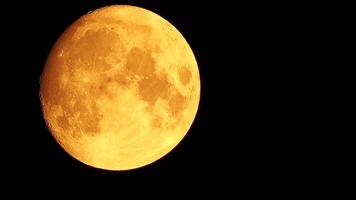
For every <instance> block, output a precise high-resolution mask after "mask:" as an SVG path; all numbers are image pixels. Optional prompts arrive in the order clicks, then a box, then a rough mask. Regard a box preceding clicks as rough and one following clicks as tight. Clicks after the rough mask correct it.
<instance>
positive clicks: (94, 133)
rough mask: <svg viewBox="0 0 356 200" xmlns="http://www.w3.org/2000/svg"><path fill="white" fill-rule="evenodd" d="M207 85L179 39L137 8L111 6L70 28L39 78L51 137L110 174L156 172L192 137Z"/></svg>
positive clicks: (162, 21) (157, 18)
mask: <svg viewBox="0 0 356 200" xmlns="http://www.w3.org/2000/svg"><path fill="white" fill-rule="evenodd" d="M199 99H200V77H199V70H198V65H197V62H196V60H195V57H194V54H193V52H192V50H191V48H190V46H189V44H188V43H187V41H186V40H185V39H184V37H183V36H182V35H181V34H180V33H179V31H178V30H177V29H176V28H175V27H174V26H173V25H172V24H170V23H169V22H168V21H166V20H165V19H163V18H162V17H160V16H159V15H157V14H155V13H153V12H151V11H148V10H146V9H143V8H139V7H134V6H123V5H120V6H109V7H103V8H99V9H97V10H95V11H93V12H90V13H88V14H86V15H84V16H82V17H80V18H79V19H78V20H76V21H75V22H74V23H73V24H71V25H70V26H69V27H68V28H67V29H66V30H65V31H64V33H63V34H62V35H61V36H60V37H59V39H58V40H57V42H56V43H55V44H54V46H53V48H52V50H51V51H50V53H49V55H48V58H47V61H46V64H45V66H44V69H43V72H42V74H41V78H40V100H41V105H42V111H43V116H44V119H45V121H46V124H47V126H48V129H49V131H50V132H51V134H52V135H53V137H54V138H55V140H56V141H57V142H58V143H59V145H60V146H61V147H62V148H63V149H64V150H65V151H66V152H67V153H68V154H70V155H71V156H72V157H74V158H76V159H77V160H79V161H81V162H82V163H85V164H87V165H90V166H93V167H96V168H101V169H107V170H128V169H134V168H138V167H142V166H145V165H147V164H150V163H152V162H154V161H156V160H158V159H160V158H161V157H163V156H164V155H166V154H167V153H169V152H170V151H171V150H172V149H173V148H174V147H175V146H177V145H178V143H179V142H180V141H181V140H182V139H183V137H184V136H185V135H186V134H187V132H188V130H189V128H190V127H191V125H192V123H193V120H194V117H195V115H196V113H197V110H198V104H199Z"/></svg>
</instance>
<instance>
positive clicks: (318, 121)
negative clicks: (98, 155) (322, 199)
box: [1, 0, 355, 199]
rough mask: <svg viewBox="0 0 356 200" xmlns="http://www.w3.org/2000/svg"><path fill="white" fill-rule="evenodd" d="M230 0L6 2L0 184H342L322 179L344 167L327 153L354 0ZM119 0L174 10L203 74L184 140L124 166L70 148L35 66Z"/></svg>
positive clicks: (165, 193) (244, 193)
mask: <svg viewBox="0 0 356 200" xmlns="http://www.w3.org/2000/svg"><path fill="white" fill-rule="evenodd" d="M228 2H230V1H198V0H195V1H184V0H180V1H154V0H151V1H129V0H126V1H122V0H121V1H120V0H117V1H115V0H111V1H104V0H86V1H84V0H72V1H63V0H62V1H55V0H52V1H44V2H41V1H23V2H21V1H13V2H12V3H11V4H4V3H3V4H2V7H1V10H2V12H1V15H3V17H2V19H3V20H2V22H1V23H2V27H3V29H2V34H5V36H4V37H2V38H3V40H4V41H3V42H2V47H4V49H5V50H4V53H3V54H2V55H3V56H4V59H5V62H3V63H2V64H3V66H2V69H3V73H2V81H4V84H2V87H3V88H2V89H3V95H4V97H3V98H2V99H3V100H5V101H6V102H5V103H4V104H3V116H4V118H5V119H6V120H5V121H3V123H4V125H5V128H4V130H3V131H2V132H3V135H4V137H3V138H4V139H3V140H2V145H1V146H2V148H4V150H3V151H2V152H3V154H4V155H3V163H4V164H3V167H5V168H6V169H4V170H2V171H3V173H4V175H3V179H2V180H4V182H5V181H6V185H8V186H10V188H11V189H7V187H5V188H4V187H2V190H6V191H8V192H9V191H12V190H14V192H10V194H11V195H15V196H16V195H25V196H27V197H36V198H38V199H42V198H43V199H74V198H79V199H86V198H89V199H91V198H96V197H97V198H99V199H132V198H134V197H145V198H149V197H151V198H159V199H160V198H162V199H163V198H164V199H171V198H177V197H183V198H188V199H189V198H194V199H206V198H207V197H213V198H214V199H217V198H219V199H227V198H231V197H232V199H237V198H242V199H249V198H255V197H282V198H291V197H295V196H305V195H306V194H309V193H310V192H313V193H314V194H315V195H316V196H318V195H320V194H329V193H334V192H335V191H336V189H331V190H327V189H326V188H324V187H321V186H320V182H324V183H327V182H328V181H330V180H331V179H333V178H335V177H334V176H342V175H341V174H338V175H331V174H332V173H324V171H325V170H326V167H327V166H330V165H331V164H332V163H333V162H331V161H328V158H329V157H339V154H338V153H336V151H334V148H336V146H339V145H340V144H339V143H337V142H336V141H334V143H333V142H330V141H333V134H328V131H332V130H336V129H337V130H338V132H341V131H340V126H339V125H337V124H335V121H332V120H330V119H331V118H330V116H331V115H332V114H331V113H333V112H334V111H335V110H334V108H333V107H331V105H332V104H333V102H336V100H337V99H341V98H343V96H344V95H345V94H344V90H343V87H338V86H337V83H338V84H340V83H341V86H345V85H348V84H349V83H348V81H350V79H348V78H346V76H345V78H344V77H343V76H344V75H345V74H348V73H347V71H346V70H343V69H341V66H346V64H342V63H343V62H345V59H344V57H347V56H349V55H350V52H349V51H345V49H347V46H348V39H347V34H348V32H349V24H348V23H347V20H349V18H350V13H351V12H349V11H348V9H347V7H348V5H346V4H342V3H338V4H336V3H333V2H328V1H307V2H299V1H298V3H285V2H284V3H282V2H274V3H271V2H264V3H260V2H257V1H253V2H252V1H251V2H250V3H235V2H234V3H228ZM113 4H129V5H136V6H140V7H143V8H146V9H149V10H151V11H153V12H155V13H157V14H159V15H160V16H162V17H164V18H165V19H167V20H168V21H169V22H171V23H172V24H173V25H174V26H175V27H176V28H177V29H178V30H179V31H180V32H181V33H182V34H183V35H184V37H185V38H186V40H187V41H188V43H189V44H190V46H191V48H192V50H193V52H194V53H195V56H196V59H197V61H198V65H199V70H200V75H201V84H202V85H201V87H202V91H201V92H202V94H201V102H200V107H199V111H198V114H197V117H196V119H195V121H194V124H193V125H192V128H191V129H190V131H189V132H188V134H187V136H186V137H185V138H184V139H183V141H182V142H181V143H180V144H179V145H178V146H177V147H176V148H175V149H174V150H173V151H172V152H170V153H169V154H168V155H167V156H165V157H164V158H162V159H160V160H159V161H157V162H155V163H153V164H151V165H148V166H145V167H142V168H139V169H136V170H131V171H124V172H111V171H105V170H100V169H95V168H92V167H89V166H86V165H83V164H82V163H80V162H78V161H76V160H75V159H74V158H72V157H71V156H69V155H68V154H66V153H65V152H64V151H63V150H62V149H61V147H60V146H59V145H58V144H57V143H56V142H55V140H54V139H53V138H52V136H51V135H50V133H49V132H48V130H47V128H46V125H45V122H44V120H43V118H42V115H41V109H40V102H39V97H38V92H39V76H40V74H41V72H42V69H43V66H44V63H45V61H46V57H47V55H48V53H49V51H50V49H51V47H52V45H53V44H54V42H55V41H56V39H57V38H58V37H59V36H60V34H61V33H62V32H63V31H64V30H65V29H66V28H67V27H68V26H69V25H70V24H71V23H72V22H74V21H75V20H76V19H78V18H79V17H80V16H82V15H84V14H86V13H87V12H89V11H92V10H94V9H96V8H99V7H102V6H107V5H113ZM341 52H342V53H341ZM335 63H337V64H335ZM345 63H346V62H345ZM339 69H341V70H339ZM335 96H336V97H337V98H335ZM346 96H347V94H346ZM334 100H335V101H334ZM338 105H339V104H338ZM341 106H342V105H340V107H338V108H339V109H342V108H341ZM340 117H341V116H340ZM345 123H346V121H345ZM337 127H338V128H337ZM341 127H342V126H341ZM344 140H347V139H346V138H344ZM342 146H343V148H345V149H344V150H343V151H344V152H354V150H355V149H354V147H353V146H350V145H347V144H346V145H342ZM339 159H340V160H341V158H340V157H339ZM346 164H347V165H348V166H349V167H351V168H352V169H355V165H354V164H350V163H346ZM340 173H342V172H340ZM353 175H354V174H353ZM348 176H349V177H351V176H350V174H348ZM349 187H350V188H352V185H349ZM348 189H349V188H347V187H345V188H344V190H348Z"/></svg>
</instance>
